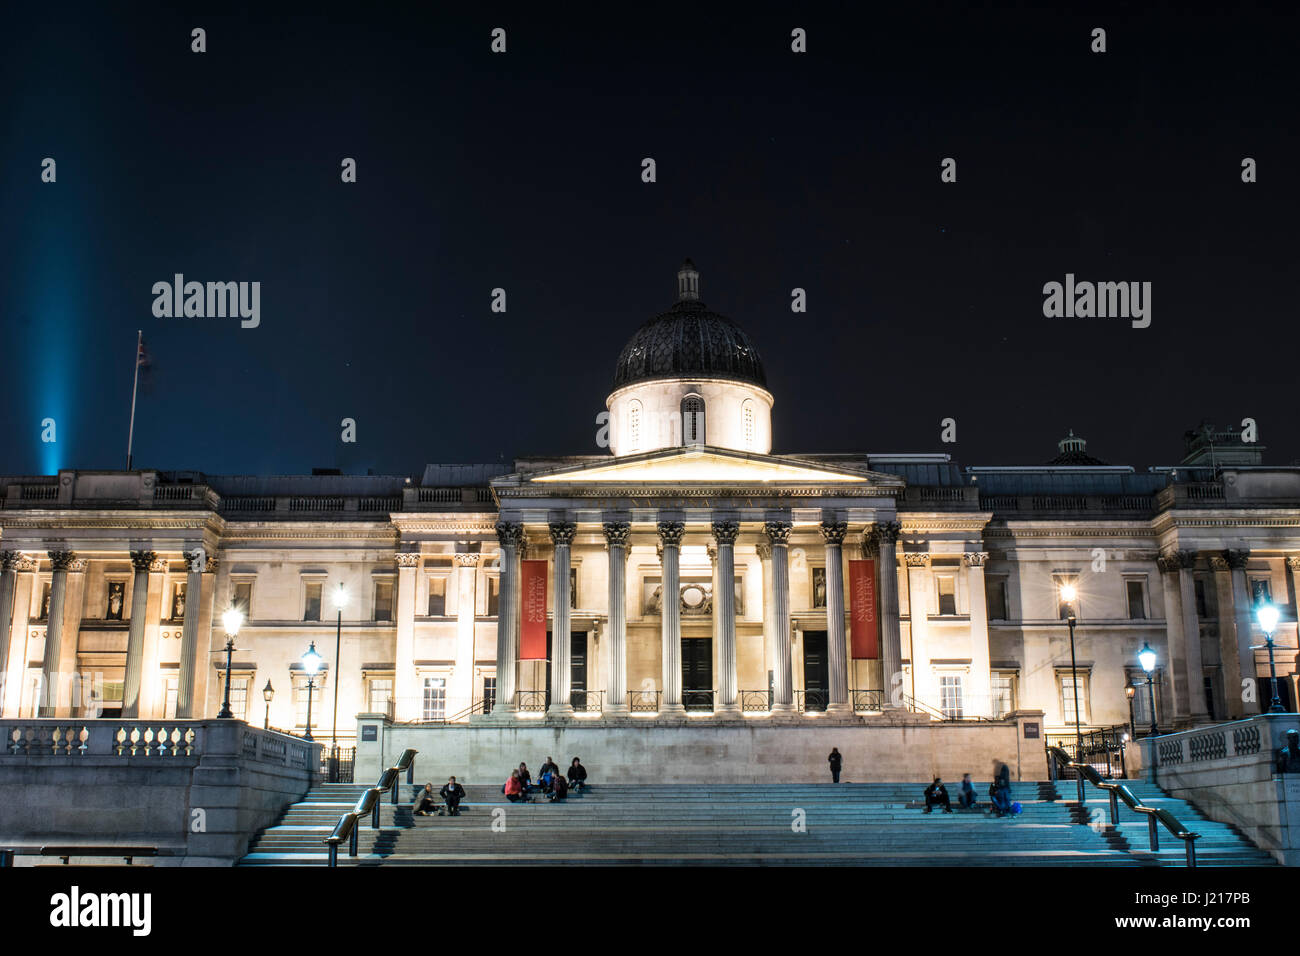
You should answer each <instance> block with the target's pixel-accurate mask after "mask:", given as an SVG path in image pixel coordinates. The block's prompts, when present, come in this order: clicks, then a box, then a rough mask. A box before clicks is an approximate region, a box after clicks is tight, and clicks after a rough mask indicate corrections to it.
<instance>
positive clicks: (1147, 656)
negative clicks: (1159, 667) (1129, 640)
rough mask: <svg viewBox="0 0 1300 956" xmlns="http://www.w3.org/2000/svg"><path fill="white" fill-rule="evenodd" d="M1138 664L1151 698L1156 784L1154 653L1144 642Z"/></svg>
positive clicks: (1152, 758)
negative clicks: (1144, 672) (1145, 675)
mask: <svg viewBox="0 0 1300 956" xmlns="http://www.w3.org/2000/svg"><path fill="white" fill-rule="evenodd" d="M1138 663H1140V664H1141V665H1142V669H1143V670H1144V671H1146V672H1147V693H1148V694H1150V696H1151V782H1152V783H1155V782H1156V737H1158V736H1159V735H1160V726H1159V725H1158V724H1157V723H1156V679H1155V673H1154V672H1155V669H1156V652H1155V651H1153V650H1151V645H1150V644H1148V643H1146V642H1145V641H1144V642H1143V644H1142V650H1140V651H1138Z"/></svg>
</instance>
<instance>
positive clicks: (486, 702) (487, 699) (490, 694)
mask: <svg viewBox="0 0 1300 956" xmlns="http://www.w3.org/2000/svg"><path fill="white" fill-rule="evenodd" d="M496 702H497V679H496V678H495V677H484V678H483V713H485V714H490V713H492V708H493V707H494V706H495V705H496Z"/></svg>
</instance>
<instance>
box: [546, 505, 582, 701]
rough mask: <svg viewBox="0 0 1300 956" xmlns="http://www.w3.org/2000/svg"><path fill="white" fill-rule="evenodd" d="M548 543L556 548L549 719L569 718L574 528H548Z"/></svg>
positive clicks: (567, 525)
mask: <svg viewBox="0 0 1300 956" xmlns="http://www.w3.org/2000/svg"><path fill="white" fill-rule="evenodd" d="M550 531H551V543H552V544H554V545H555V557H554V564H555V582H554V587H553V588H552V595H551V597H552V600H553V602H554V604H555V610H554V612H553V613H552V616H551V706H550V707H548V708H547V709H546V714H547V716H548V717H571V716H572V715H573V701H572V700H571V699H570V698H571V696H572V691H573V660H572V657H573V655H572V653H571V651H570V648H569V639H570V632H569V621H570V615H569V566H570V552H571V551H572V549H573V537H574V535H575V534H577V531H578V528H577V526H576V525H574V524H571V523H569V522H567V521H558V522H554V523H552V524H551V525H550Z"/></svg>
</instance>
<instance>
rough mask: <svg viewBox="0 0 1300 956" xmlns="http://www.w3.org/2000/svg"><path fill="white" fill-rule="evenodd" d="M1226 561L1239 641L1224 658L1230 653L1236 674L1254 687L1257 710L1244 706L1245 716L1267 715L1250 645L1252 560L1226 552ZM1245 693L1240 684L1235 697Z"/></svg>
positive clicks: (1242, 552)
mask: <svg viewBox="0 0 1300 956" xmlns="http://www.w3.org/2000/svg"><path fill="white" fill-rule="evenodd" d="M1223 560H1224V561H1225V562H1226V563H1227V565H1228V569H1229V573H1230V575H1231V580H1232V619H1233V631H1234V632H1235V637H1236V641H1235V644H1236V646H1235V647H1233V648H1230V649H1225V651H1226V653H1225V658H1226V654H1227V653H1231V654H1232V656H1234V657H1235V658H1236V660H1237V672H1238V673H1239V674H1240V675H1241V680H1242V681H1245V680H1249V681H1251V683H1252V684H1254V687H1255V704H1254V706H1253V707H1251V706H1247V705H1245V704H1244V703H1243V704H1242V705H1241V706H1242V716H1243V717H1245V716H1248V715H1249V714H1251V713H1264V712H1265V711H1267V710H1268V703H1267V702H1266V701H1265V700H1264V699H1263V696H1262V693H1263V691H1262V688H1260V686H1259V673H1258V669H1257V668H1256V666H1255V652H1254V651H1252V650H1251V649H1250V646H1251V644H1253V643H1254V634H1253V633H1252V631H1251V613H1250V612H1251V604H1250V585H1249V582H1247V580H1246V563H1247V562H1248V561H1249V560H1250V551H1248V550H1245V549H1242V550H1235V549H1232V550H1227V551H1224V552H1223ZM1242 693H1243V690H1242V688H1241V684H1240V683H1239V684H1238V685H1237V690H1236V691H1235V696H1236V697H1237V698H1238V699H1240V698H1241V695H1242Z"/></svg>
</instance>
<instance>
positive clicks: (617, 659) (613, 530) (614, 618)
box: [601, 521, 632, 717]
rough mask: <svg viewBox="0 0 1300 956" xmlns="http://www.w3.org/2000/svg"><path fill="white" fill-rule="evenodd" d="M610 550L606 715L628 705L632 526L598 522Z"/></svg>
mask: <svg viewBox="0 0 1300 956" xmlns="http://www.w3.org/2000/svg"><path fill="white" fill-rule="evenodd" d="M601 530H603V531H604V532H605V544H606V546H607V548H608V551H609V629H608V638H607V641H608V642H607V644H606V658H605V659H606V660H607V661H608V666H609V675H608V679H607V680H606V682H605V683H606V686H607V687H608V691H607V693H606V700H605V715H606V716H610V717H621V716H623V715H624V714H626V713H627V712H628V707H627V581H626V577H627V538H628V535H629V534H630V533H631V530H632V529H631V526H630V525H627V524H624V523H622V522H617V521H607V522H605V524H604V525H602V526H601Z"/></svg>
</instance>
